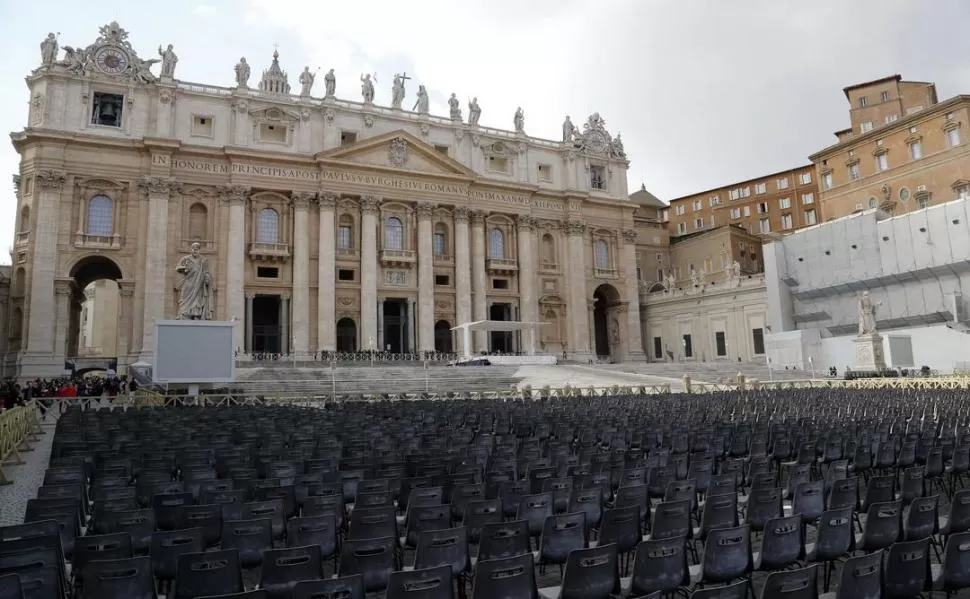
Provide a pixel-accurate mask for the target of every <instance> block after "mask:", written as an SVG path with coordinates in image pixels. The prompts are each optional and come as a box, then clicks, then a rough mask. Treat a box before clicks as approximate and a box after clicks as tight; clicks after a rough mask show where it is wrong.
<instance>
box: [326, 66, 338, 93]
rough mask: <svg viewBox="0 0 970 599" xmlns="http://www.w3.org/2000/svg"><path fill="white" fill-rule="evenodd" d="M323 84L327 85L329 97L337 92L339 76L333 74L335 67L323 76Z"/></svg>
mask: <svg viewBox="0 0 970 599" xmlns="http://www.w3.org/2000/svg"><path fill="white" fill-rule="evenodd" d="M323 84H324V85H325V86H326V87H327V97H328V98H332V97H334V96H335V95H336V94H337V76H336V75H334V74H333V69H330V70H329V71H327V74H326V75H324V76H323Z"/></svg>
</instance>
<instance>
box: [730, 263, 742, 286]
mask: <svg viewBox="0 0 970 599" xmlns="http://www.w3.org/2000/svg"><path fill="white" fill-rule="evenodd" d="M731 275H732V276H733V277H734V280H736V281H740V280H741V263H740V262H738V261H737V260H735V261H734V263H733V264H731Z"/></svg>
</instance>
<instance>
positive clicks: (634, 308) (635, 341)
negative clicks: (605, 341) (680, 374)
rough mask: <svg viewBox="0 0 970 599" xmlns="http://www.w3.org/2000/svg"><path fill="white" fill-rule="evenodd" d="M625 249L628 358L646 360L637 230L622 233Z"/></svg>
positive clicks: (624, 268) (623, 265)
mask: <svg viewBox="0 0 970 599" xmlns="http://www.w3.org/2000/svg"><path fill="white" fill-rule="evenodd" d="M622 238H623V249H622V250H621V260H622V264H621V265H620V268H622V269H623V276H624V282H625V285H626V301H627V314H626V329H627V331H626V337H627V349H626V351H627V355H626V359H627V360H645V359H646V356H645V355H644V353H643V340H642V338H641V333H640V281H638V280H637V246H636V243H637V232H636V231H635V230H632V229H631V230H626V231H623V233H622Z"/></svg>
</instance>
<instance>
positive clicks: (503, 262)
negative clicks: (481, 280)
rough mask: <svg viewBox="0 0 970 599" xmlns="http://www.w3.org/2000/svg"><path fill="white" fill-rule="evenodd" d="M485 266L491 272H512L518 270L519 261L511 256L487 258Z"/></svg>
mask: <svg viewBox="0 0 970 599" xmlns="http://www.w3.org/2000/svg"><path fill="white" fill-rule="evenodd" d="M485 268H487V269H488V271H489V272H493V273H501V274H512V273H515V272H518V270H519V263H518V262H516V261H515V260H512V259H511V258H489V259H488V260H487V261H486V262H485Z"/></svg>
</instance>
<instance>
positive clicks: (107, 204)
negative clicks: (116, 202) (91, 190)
mask: <svg viewBox="0 0 970 599" xmlns="http://www.w3.org/2000/svg"><path fill="white" fill-rule="evenodd" d="M87 224H88V228H87V231H88V233H87V234H88V235H111V234H112V233H114V214H113V206H112V202H111V198H109V197H108V196H103V195H97V196H94V197H93V198H91V201H89V202H88V223H87Z"/></svg>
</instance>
